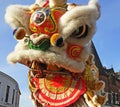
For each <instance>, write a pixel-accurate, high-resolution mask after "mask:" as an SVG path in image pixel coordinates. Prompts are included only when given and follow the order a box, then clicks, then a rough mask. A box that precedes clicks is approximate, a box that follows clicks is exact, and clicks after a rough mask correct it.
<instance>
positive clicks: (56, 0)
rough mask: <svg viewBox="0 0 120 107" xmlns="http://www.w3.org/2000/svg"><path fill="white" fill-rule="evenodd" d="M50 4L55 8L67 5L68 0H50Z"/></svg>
mask: <svg viewBox="0 0 120 107" xmlns="http://www.w3.org/2000/svg"><path fill="white" fill-rule="evenodd" d="M49 6H50V8H55V7H63V8H66V7H67V0H49Z"/></svg>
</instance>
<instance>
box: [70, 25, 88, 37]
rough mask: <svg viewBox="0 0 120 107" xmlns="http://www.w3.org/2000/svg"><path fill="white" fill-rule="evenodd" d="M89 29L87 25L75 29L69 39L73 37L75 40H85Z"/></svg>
mask: <svg viewBox="0 0 120 107" xmlns="http://www.w3.org/2000/svg"><path fill="white" fill-rule="evenodd" d="M88 31H89V27H88V25H82V26H80V27H79V28H78V29H76V30H75V31H74V32H73V33H72V34H71V35H70V37H74V38H77V39H81V38H85V37H86V36H87V35H88Z"/></svg>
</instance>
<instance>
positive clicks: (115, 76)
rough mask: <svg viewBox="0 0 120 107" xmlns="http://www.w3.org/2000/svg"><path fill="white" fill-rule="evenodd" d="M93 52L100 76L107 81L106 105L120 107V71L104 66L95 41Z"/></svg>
mask: <svg viewBox="0 0 120 107" xmlns="http://www.w3.org/2000/svg"><path fill="white" fill-rule="evenodd" d="M92 53H93V54H94V56H95V59H94V60H95V65H96V66H97V67H98V69H99V78H100V80H103V81H104V82H105V90H104V91H105V92H107V93H108V100H107V102H106V105H109V106H110V107H117V106H119V107H120V72H118V73H116V72H115V71H114V69H113V68H112V67H111V68H110V69H107V68H106V67H103V65H102V63H101V61H100V58H99V56H98V54H97V51H96V49H95V46H94V44H93V43H92Z"/></svg>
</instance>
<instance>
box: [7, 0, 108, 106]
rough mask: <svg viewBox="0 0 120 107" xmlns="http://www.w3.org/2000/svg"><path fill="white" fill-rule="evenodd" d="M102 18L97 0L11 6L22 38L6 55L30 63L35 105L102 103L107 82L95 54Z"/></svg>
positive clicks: (9, 10)
mask: <svg viewBox="0 0 120 107" xmlns="http://www.w3.org/2000/svg"><path fill="white" fill-rule="evenodd" d="M99 16H100V7H99V3H98V1H97V0H89V3H88V4H87V5H78V4H74V3H72V4H71V3H67V1H66V0H36V1H35V3H34V4H32V5H30V6H23V5H11V6H8V8H7V9H6V14H5V20H6V22H7V23H8V24H9V25H10V26H11V27H12V29H13V30H14V31H13V35H14V37H15V39H16V40H17V41H18V43H17V45H16V46H15V50H14V51H13V52H11V53H10V54H9V55H8V57H7V59H8V61H9V62H11V63H17V62H18V63H21V64H24V65H26V66H27V67H29V71H28V81H29V89H30V91H31V99H32V100H33V101H34V105H35V106H36V107H43V106H44V107H66V106H68V107H102V106H103V105H104V104H105V101H106V98H107V96H106V94H103V93H102V90H103V89H104V85H105V84H104V82H103V81H101V80H99V71H98V69H97V67H96V66H95V64H94V55H92V54H91V47H90V46H91V39H92V37H93V35H94V33H95V29H96V21H97V19H98V18H99Z"/></svg>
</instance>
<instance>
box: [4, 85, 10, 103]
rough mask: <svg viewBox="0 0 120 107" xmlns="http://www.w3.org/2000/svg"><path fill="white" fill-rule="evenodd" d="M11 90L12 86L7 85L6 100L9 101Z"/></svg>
mask: <svg viewBox="0 0 120 107" xmlns="http://www.w3.org/2000/svg"><path fill="white" fill-rule="evenodd" d="M9 91H10V86H8V85H7V88H6V97H5V102H8V98H9Z"/></svg>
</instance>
